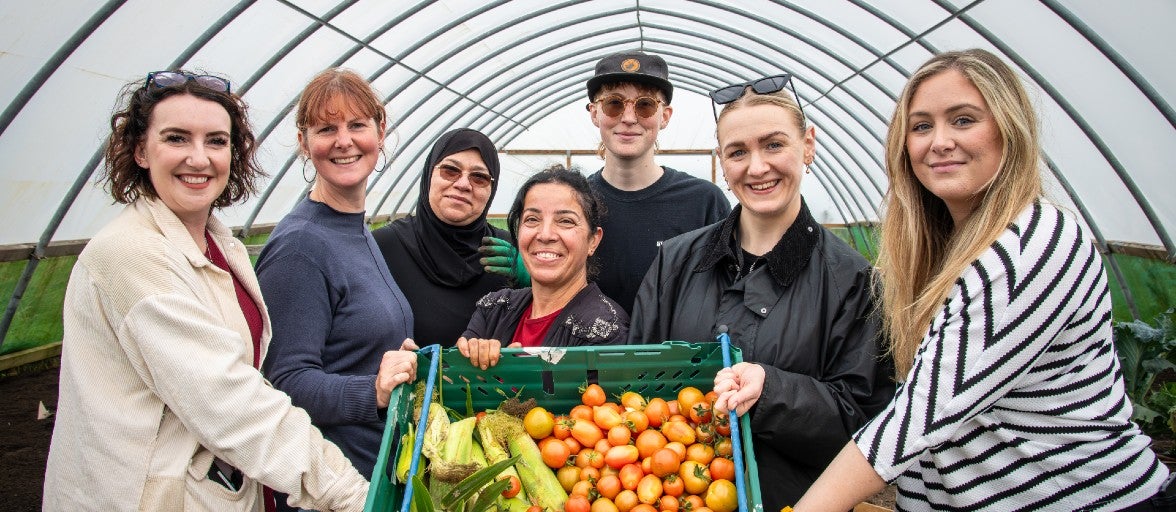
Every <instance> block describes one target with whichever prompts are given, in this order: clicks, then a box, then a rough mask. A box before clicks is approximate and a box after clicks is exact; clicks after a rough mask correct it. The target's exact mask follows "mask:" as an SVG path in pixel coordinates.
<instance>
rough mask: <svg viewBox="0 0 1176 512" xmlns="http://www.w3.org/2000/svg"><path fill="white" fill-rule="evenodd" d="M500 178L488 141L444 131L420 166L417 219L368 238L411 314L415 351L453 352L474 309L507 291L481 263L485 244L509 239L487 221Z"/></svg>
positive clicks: (479, 135) (502, 279)
mask: <svg viewBox="0 0 1176 512" xmlns="http://www.w3.org/2000/svg"><path fill="white" fill-rule="evenodd" d="M498 175H499V166H498V151H497V150H496V149H495V147H494V143H492V142H490V139H489V138H487V137H486V136H485V135H483V134H482V133H480V132H478V131H476V130H471V129H468V128H459V129H456V130H452V131H449V132H447V133H445V134H444V135H442V136H441V138H440V139H438V140H437V142H436V143H435V144H434V145H433V150H432V151H431V152H430V153H429V159H428V161H426V162H425V168H424V170H423V171H422V172H421V185H420V195H419V197H418V198H417V207H416V212H415V213H414V214H413V215H409V216H407V217H404V218H401V219H398V220H396V221H394V222H392V223H391V224H389V225H388V226H385V227H383V228H380V229H377V230H375V231H374V232H372V235H373V236H374V237H375V239H376V243H377V245H379V247H380V251H381V252H383V254H384V259H385V261H387V263H388V269H389V270H391V271H392V277H394V278H395V279H396V283H397V284H398V285H400V289H401V290H402V291H403V292H404V295H405V296H406V297H407V298H408V303H409V305H410V306H411V307H412V312H413V317H414V318H415V322H416V325H415V327H414V330H415V332H414V333H413V339H414V340H416V342H417V344H418V345H421V346H424V345H430V344H440V345H441V346H442V347H451V346H453V344H454V343H455V342H456V341H457V338H459V337H460V336H461V333H462V331H463V330H465V327H466V324H467V323H469V321H470V316H471V315H473V312H474V303H475V302H477V300H478V299H479V298H481V297H482V296H483V295H486V294H487V293H489V292H491V291H494V290H498V289H501V288H504V287H506V286H507V278H505V277H503V276H500V275H496V274H489V273H486V272H484V271H483V270H482V265H481V264H480V263H479V262H478V260H479V259H480V258H481V255H480V254H478V247H479V246H480V245H481V244H482V237H487V236H490V237H495V238H502V239H509V238H510V237H509V235H508V234H507V232H506V231H503V230H501V229H498V228H496V227H494V226H491V225H490V224H489V223H488V222H486V213H487V210H488V209H489V207H490V202H491V201H493V200H494V193H495V192H497V190H498Z"/></svg>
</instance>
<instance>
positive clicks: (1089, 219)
mask: <svg viewBox="0 0 1176 512" xmlns="http://www.w3.org/2000/svg"><path fill="white" fill-rule="evenodd" d="M849 1H850V2H851V3H853V4H854V5H856V6H857V7H859V8H861V9H863V10H865V11H866V12H869V13H870V14H872V15H873V16H874V17H875V18H877V19H879V20H882V21H884V22H886V23H887V24H889V25H890V26H891V27H893V28H894V29H896V30H898V31H900V32H902V33H903V34H906V35H907V37H908V38H910V41H909V42H908V44H909V43H910V42H913V43H917V44H918V45H919V46H922V47H923V49H924V50H926V51H927V52H928V53H930V54H932V55H935V54H938V53H939V50H938V48H936V47H935V45H933V44H931V43H930V42H929V41H927V40H926V39H924V37H926V35H927V34H929V33H931V32H933V31H934V30H936V29H938V28H939V27H940V26H942V25H943V24H944V23H946V22H947V21H950V20H952V19H955V18H956V16H958V13H952V14H951V16H949V17H948V18H946V19H945V20H943V21H940V22H939V23H936V24H935V25H933V26H932V27H931V28H929V29H927V30H926V31H924V32H922V33H916V32H915V31H914V30H911V29H910V28H907V26H906V25H903V24H901V23H899V22H898V21H896V20H894V19H893V18H891V17H890V16H888V15H887V14H886V13H884V12H882V11H881V10H879V9H877V8H875V7H874V6H872V5H869V4H867V3H865V0H849ZM905 46H906V44H903V45H900V46H899V47H898V48H902V47H905ZM903 76H906V77H910V74H909V73H904V74H903ZM1042 158H1043V159H1044V160H1045V163H1046V166H1047V167H1048V168H1049V170H1050V172H1051V173H1052V174H1053V176H1054V178H1055V179H1057V180H1058V182H1059V183H1061V184H1062V186H1063V187H1064V188H1065V189H1066V194H1067V195H1068V196H1069V197H1070V200H1071V201H1072V202H1073V203H1074V205H1075V206H1076V207H1077V208H1078V211H1079V213H1080V214H1081V215H1082V219H1083V220H1084V221H1085V222H1086V225H1087V226H1088V227H1090V229H1091V234H1092V236H1093V237H1094V239H1095V244H1096V245H1097V246H1098V248H1099V251H1100V252H1102V253H1103V254H1106V255H1108V257H1107V258H1105V260H1104V261H1106V263H1107V265H1108V266H1110V268H1111V272H1112V273H1114V274H1115V277H1116V279H1117V282H1116V283H1117V284H1118V286H1119V289H1120V291H1122V292H1123V297H1124V299H1125V301H1126V302H1127V306H1128V308H1129V309H1130V310H1131V313H1132V316H1133V317H1134V318H1136V319H1138V318H1139V312H1138V311H1139V310H1138V308H1137V307H1136V305H1135V300H1134V298H1133V296H1132V294H1131V290H1130V288H1128V287H1127V284H1126V283H1127V281H1126V280H1125V279H1124V278H1123V271H1122V269H1121V268H1120V267H1119V263H1118V262H1117V261H1115V258H1114V257H1112V256H1111V252H1110V248H1109V246H1108V245H1107V241H1106V238H1105V237H1104V236H1103V235H1102V231H1101V230H1100V229H1099V228H1098V224H1097V223H1096V222H1094V217H1093V215H1092V214H1091V213H1090V210H1089V209H1087V208H1086V205H1085V203H1084V202H1083V201H1082V198H1081V197H1080V196H1079V195H1078V194H1077V192H1076V191H1075V190H1074V189H1073V187H1071V186H1070V183H1069V180H1067V179H1066V178H1065V176H1064V175H1063V174H1062V173H1061V171H1060V170H1059V169H1058V167H1057V166H1056V165H1055V164H1054V162H1053V160H1052V159H1051V158H1050V157H1049V154H1048V153H1047V152H1046V151H1044V150H1043V151H1042Z"/></svg>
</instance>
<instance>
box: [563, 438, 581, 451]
mask: <svg viewBox="0 0 1176 512" xmlns="http://www.w3.org/2000/svg"><path fill="white" fill-rule="evenodd" d="M563 442H564V444H566V445H568V449H569V450H571V451H572V453H580V450H583V449H584V447H583V446H580V442H579V441H577V440H576V438H574V437H569V438H567V439H564V440H563Z"/></svg>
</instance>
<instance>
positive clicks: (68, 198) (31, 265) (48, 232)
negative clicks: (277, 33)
mask: <svg viewBox="0 0 1176 512" xmlns="http://www.w3.org/2000/svg"><path fill="white" fill-rule="evenodd" d="M252 3H253V0H246V1H244V2H240V3H238V4H237V6H236V7H235V8H234V9H231V10H229V11H228V12H226V13H225V14H224V15H222V16H221V17H220V18H219V19H218V20H217V22H216V23H214V24H213V25H212V26H210V27H209V28H207V29H206V30H205V31H204V33H203V34H201V37H199V38H197V39H196V40H195V41H193V42H192V43H191V44H189V45H188V48H186V49H185V50H184V51H183V52H181V53H180V55H178V56H177V58H176V59H175V60H174V61H173V62H172V63H171V65H169V66H168V68H167V69H175V68H178V67H180V66H181V65H182V64H183V63H184V62H186V61H187V59H189V58H191V56H192V55H195V53H196V51H197V50H199V49H200V48H203V47H204V45H206V44H208V41H210V40H211V39H212V37H213V36H215V35H216V34H217V33H219V32H220V31H221V30H223V29H224V28H225V27H226V26H228V24H229V23H230V22H231V21H232V20H234V19H236V17H237V16H239V15H240V14H241V13H242V12H244V11H245V9H246V8H247V7H248V6H249V5H250V4H252ZM122 4H123V2H115V1H111V2H108V3H107V4H106V5H105V6H104V8H103V10H102V11H99V12H98V13H95V15H94V16H91V17H90V19H89V20H87V22H86V24H85V25H84V26H83V27H82V28H81V29H79V30H78V32H75V33H74V35H73V37H71V38H70V40H69V41H68V42H67V43H66V45H65V46H63V47H62V48H61V49H59V50H58V51H57V53H55V54H54V55H53V57H52V58H51V59H50V61H49V62H47V63H46V65H45V66H44V67H42V68H41V70H40V71H38V73H37V75H36V76H34V80H38V81H36V82H32V81H30V82H29V84H28V85H26V86H25V89H22V90H21V94H25V93H26V91H28V97H27V98H25V99H24V103H21V104H20V105H19V107H17V106H16V105H9V109H12V108H17V110H16V111H14V113H13V114H12V116H13V118H15V117H16V113H18V112H19V111H20V110H21V109H23V108H24V106H25V105H26V104H27V103H28V101H29V100H31V99H32V96H33V95H34V94H36V92H37V91H38V90H40V87H41V84H43V83H44V80H46V79H47V78H48V77H49V76H50V75H52V74H53V71H55V70H56V69H57V67H59V66H60V65H61V62H64V61H65V59H66V58H68V57H69V55H72V54H73V52H74V51H75V50H77V47H78V46H80V45H81V43H82V41H84V40H85V39H87V38H89V37H90V35H91V34H93V33H94V31H95V30H97V29H98V27H99V26H101V25H102V23H103V22H105V21H106V19H108V18H109V17H110V16H111V15H112V14H114V12H115V11H117V10H118V9H119V8H120V7H122ZM83 32H84V34H85V37H81V35H82V34H83ZM66 48H69V49H68V51H66ZM58 58H60V61H58V62H56V63H54V60H55V59H58ZM181 59H183V60H181ZM49 64H53V69H52V70H49V69H48V66H49ZM42 74H44V76H42ZM33 83H35V84H36V85H35V87H32V88H31V89H30V86H31V85H32V84H33ZM7 112H8V110H5V115H7ZM8 122H11V119H9V120H8ZM6 128H7V124H5V125H3V126H0V134H3V130H4V129H6ZM102 149H103V148H102V147H101V145H99V147H98V148H97V149H96V150H95V151H94V154H93V155H91V156H90V160H89V161H87V162H86V165H84V166H83V167H82V171H81V172H80V173H78V177H77V178H76V179H75V180H74V183H73V185H71V186H70V188H69V190H67V191H66V192H65V197H63V198H62V199H61V203H59V204H58V206H57V210H55V211H54V212H53V216H52V217H51V218H50V219H49V222H48V224H46V225H45V229H44V231H42V232H41V237H40V239H38V240H37V245H36V246H35V247H34V248H33V253H32V254H31V255H29V261H28V263H26V264H25V268H24V270H23V271H22V272H21V275H20V277H19V278H18V279H17V282H16V286H15V287H14V288H13V290H12V295H11V296H10V297H9V298H8V306H7V307H6V308H5V310H4V317H3V318H0V346H2V345H3V344H4V339H5V338H6V337H7V336H8V329H9V328H11V327H12V319H13V318H14V317H15V316H16V310H17V308H18V307H19V306H20V302H21V300H23V299H24V292H25V290H27V289H28V285H29V282H30V281H32V279H33V273H34V272H36V270H37V265H38V264H40V262H41V259H42V258H44V257H45V248H46V247H48V246H49V242H50V240H52V239H53V235H54V234H55V233H57V228H59V227H60V226H61V222H62V221H63V220H65V214H66V213H67V212H69V209H70V208H71V207H72V206H73V203H74V201H75V200H77V197H78V194H80V193H81V192H82V187H83V186H85V184H86V183H87V182H88V181H89V180H90V177H91V176H93V174H94V169H96V168H97V167H98V164H100V163H101V162H102Z"/></svg>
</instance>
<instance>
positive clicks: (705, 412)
mask: <svg viewBox="0 0 1176 512" xmlns="http://www.w3.org/2000/svg"><path fill="white" fill-rule="evenodd" d="M686 417H687V418H690V421H693V422H694V423H695V424H702V423H710V420H711V406H710V404H708V403H707V402H706V401H705V400H703V401H701V402H698V403H696V404H694V405H693V406H691V407H690V408H689V409H686Z"/></svg>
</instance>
